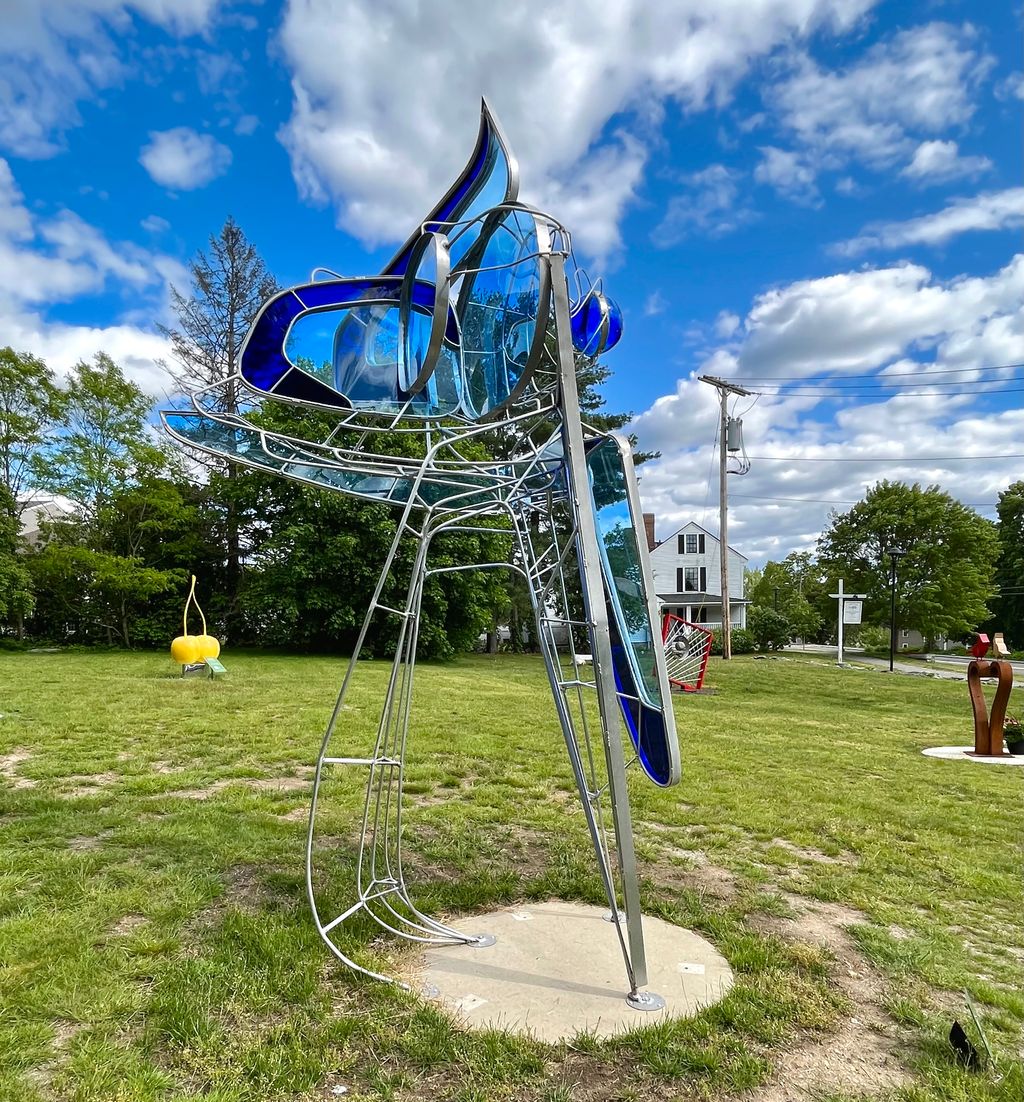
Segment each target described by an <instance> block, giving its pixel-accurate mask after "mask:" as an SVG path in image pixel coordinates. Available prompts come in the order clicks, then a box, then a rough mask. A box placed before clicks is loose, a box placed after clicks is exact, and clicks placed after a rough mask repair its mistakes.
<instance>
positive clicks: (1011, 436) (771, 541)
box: [631, 253, 1024, 560]
mask: <svg viewBox="0 0 1024 1102" xmlns="http://www.w3.org/2000/svg"><path fill="white" fill-rule="evenodd" d="M1022 303H1024V253H1022V254H1019V255H1017V256H1016V257H1014V259H1013V260H1012V261H1011V262H1010V263H1009V264H1007V265H1006V266H1005V267H1004V268H1003V269H1001V270H1000V271H997V272H994V273H992V274H991V275H989V276H984V277H967V276H961V277H958V278H955V279H951V280H939V279H936V278H934V277H933V276H932V274H931V273H930V272H928V271H927V270H926V269H924V268H921V267H918V266H913V265H898V266H895V267H891V268H884V269H877V270H869V271H858V272H845V273H838V274H836V275H833V276H829V277H826V278H822V279H816V280H802V281H799V282H797V283H793V284H789V285H787V286H784V287H780V288H778V289H775V290H772V291H768V292H766V293H764V294H762V295H759V296H758V297H757V298H756V299H755V300H754V302H753V304H752V306H751V309H750V311H749V312H748V314H747V317H746V319H745V321H744V324H743V327H742V330H740V331H741V332H742V335H743V341H742V344H741V345H740V346H739V347H738V348H736V347H735V346H733V345H730V346H729V347H723V348H719V349H718V350H717V351H715V352H714V353H713V354H712V355H711V356H710V357H709V358H708V359H707V360H706V361H705V362H704V363H703V364H702V365H701V369H700V372H701V373H704V372H706V373H708V374H711V375H724V376H726V377H729V378H732V379H735V380H736V381H737V382H739V383H741V384H742V383H743V382H744V381H745V380H747V381H752V380H753V379H755V378H759V377H762V376H771V375H774V376H776V377H778V376H783V375H785V376H794V377H797V378H799V377H801V376H810V375H815V376H819V375H821V374H825V373H834V374H835V375H837V376H841V375H842V374H843V373H844V372H853V371H856V372H857V373H858V374H863V373H865V372H875V371H878V372H879V375H878V377H877V380H876V381H878V382H892V383H901V382H904V381H906V382H911V383H920V382H925V383H930V382H931V378H932V377H930V376H921V375H920V374H919V373H920V372H921V371H923V370H925V369H932V368H944V369H948V368H970V369H975V368H976V367H977V366H978V365H992V364H1003V363H1010V362H1016V361H1019V360H1020V349H1021V347H1024V308H1022ZM915 356H917V357H921V359H922V360H926V361H928V362H927V363H921V362H917V361H916V360H915V359H914V358H913V357H915ZM907 372H913V373H918V374H917V377H916V378H915V377H914V376H913V375H910V376H907V375H906V374H905V373H907ZM697 374H698V373H697V372H694V373H693V374H692V375H690V376H689V377H687V378H685V379H680V380H679V382H678V383H677V386H676V390H675V392H674V393H673V394H669V395H665V396H663V397H661V398H659V399H658V400H657V401H656V402H654V403H653V404H652V406H651V407H650V408H649V409H648V410H646V411H645V412H644V413H643V414H641V416H640V417H638V418H637V419H636V420H635V421H634V422H633V425H632V426H631V427H632V428H633V429H634V430H635V431H636V432H637V434H638V436H639V439H640V445H641V446H642V447H644V448H656V449H659V450H661V451H662V453H663V455H662V458H661V459H659V460H656V461H653V462H651V463H647V464H645V465H644V466H643V468H642V469H641V472H640V473H641V476H642V480H641V496H642V498H643V503H644V507H645V508H647V509H651V510H653V511H655V512H656V513H657V514H658V518H659V533H660V534H661V535H663V536H664V535H667V534H668V533H669V532H671V531H672V530H673V529H674V528H676V527H678V526H679V525H680V524H682V523H683V522H684V521H686V520H689V519H697V520H700V519H701V517H702V516H704V519H705V521H706V522H707V523H708V524H709V525H710V526H711V527H712V528H713V527H715V525H716V514H715V492H714V489H713V486H711V485H709V482H708V477H709V471H710V472H711V473H712V476H713V474H714V471H715V468H714V467H712V465H711V458H712V453H711V446H712V441H713V439H714V435H715V431H716V426H717V416H718V401H717V394H716V392H715V391H713V390H712V389H711V388H710V387H709V386H707V385H706V384H702V383H700V382H698V381H697V378H696V375H697ZM1000 374H1003V373H1000ZM936 378H937V379H938V380H941V381H942V382H944V383H946V384H947V387H948V384H949V380H950V379H953V380H954V381H959V382H960V383H963V386H962V387H954V388H953V389H960V390H962V391H969V393H966V394H965V393H961V394H959V395H951V394H948V393H945V394H941V395H931V394H930V393H929V392H930V389H931V387H930V386H923V387H911V386H906V387H894V389H893V390H892V391H891V392H883V393H881V394H879V395H872V396H870V397H866V396H861V397H857V396H850V397H847V398H842V399H839V398H835V397H819V396H815V395H813V394H805V393H803V392H800V391H798V392H797V393H790V394H783V395H776V396H771V395H766V396H764V397H761V398H760V399H759V401H758V402H757V404H756V405H754V406H753V407H752V408H748V409H747V411H746V413H745V414H744V434H745V438H746V445H747V449H748V451H749V452H750V453H751V454H752V455H759V456H771V457H774V458H775V460H776V461H770V460H766V459H765V460H757V459H755V460H754V462H753V469H752V471H751V473H750V474H749V475H747V476H745V477H743V478H742V479H738V478H734V479H731V480H730V492H731V493H733V494H734V496H733V499H732V503H731V509H730V539H731V542H733V543H734V545H735V546H737V547H738V548H739V549H740V550H742V551H743V552H744V553H745V554H748V555H750V556H751V557H752V558H753V559H754V560H760V559H763V558H765V557H772V558H781V557H783V556H784V555H786V554H787V553H788V552H789V551H791V550H796V549H801V548H807V547H813V544H814V540H815V538H816V536H817V534H818V533H819V532H820V531H821V529H822V527H823V526H824V524H825V521H826V518H827V514H828V510H829V508H830V507H831V506H830V504H829V503H830V502H843V501H856V500H858V499H859V498H860V497H862V496H863V493H864V490H865V489H866V488H867V487H868V486H870V485H872V484H873V483H874V482H875V481H877V480H878V479H880V478H883V477H884V478H891V479H900V480H904V481H911V482H913V481H922V482H925V483H930V482H938V483H940V484H941V485H942V486H943V488H944V489H947V490H948V491H949V492H951V493H953V494H954V495H955V496H958V497H959V498H960V499H961V500H963V501H967V502H994V501H995V498H996V495H997V494H998V492H999V490H1001V489H1003V488H1004V487H1005V486H1006V485H1007V484H1008V483H1009V482H1010V481H1012V480H1013V479H1014V478H1017V477H1019V473H1020V464H1019V461H1015V460H1005V461H998V460H994V461H986V462H984V463H980V462H975V463H966V462H960V461H959V459H958V458H955V459H953V460H929V461H928V462H926V463H920V462H915V458H916V457H931V456H953V457H960V456H969V455H987V454H991V453H994V452H1001V451H1006V452H1010V451H1019V450H1020V449H1019V448H1016V447H1014V446H1013V444H1014V443H1015V442H1016V441H1019V440H1022V439H1024V407H1020V404H1019V403H1012V400H1011V404H1012V405H1016V406H1018V407H1019V408H1008V409H1003V410H1000V409H999V406H998V405H996V406H995V408H994V409H993V410H992V411H989V410H988V409H987V408H986V407H984V406H981V405H979V402H980V401H982V400H983V399H984V392H985V391H986V390H989V389H993V388H998V386H999V385H1005V383H1003V384H998V383H990V382H986V381H983V378H982V376H981V375H980V374H979V373H978V372H977V371H976V370H965V371H964V372H963V373H962V374H959V375H957V376H937V377H936ZM839 381H841V379H840V380H839ZM990 400H995V401H997V402H999V401H1003V404H1004V405H1005V404H1006V403H1005V400H1001V399H999V396H998V395H992V398H991V399H990ZM749 402H750V399H743V400H738V401H737V409H738V410H739V411H740V412H742V411H743V410H742V407H744V406H749ZM875 457H887V461H886V462H883V463H879V462H876V461H875ZM896 457H901V458H896ZM820 460H828V462H820ZM834 460H843V462H833V461H834ZM713 481H714V479H713V477H712V483H713ZM741 495H742V496H741ZM778 498H803V499H814V500H805V501H803V502H800V501H795V502H793V501H778V500H773V499H778ZM837 507H838V508H840V509H842V508H846V507H847V506H844V505H842V504H839V505H837ZM988 512H989V515H991V510H989V511H988Z"/></svg>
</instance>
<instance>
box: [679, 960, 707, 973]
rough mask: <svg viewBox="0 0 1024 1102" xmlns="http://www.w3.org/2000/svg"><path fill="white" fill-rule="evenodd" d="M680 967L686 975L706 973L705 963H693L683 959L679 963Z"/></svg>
mask: <svg viewBox="0 0 1024 1102" xmlns="http://www.w3.org/2000/svg"><path fill="white" fill-rule="evenodd" d="M678 968H679V971H680V972H682V974H683V975H684V976H703V975H704V965H703V964H692V963H691V962H690V961H688V960H684V961H681V962H680V963H679V965H678Z"/></svg>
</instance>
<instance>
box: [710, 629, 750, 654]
mask: <svg viewBox="0 0 1024 1102" xmlns="http://www.w3.org/2000/svg"><path fill="white" fill-rule="evenodd" d="M756 649H757V648H756V647H755V646H754V636H753V634H752V633H751V632H750V631H749V629H747V628H733V629H732V653H733V654H753V653H754V651H755V650H756ZM711 653H712V654H715V655H717V656H718V657H719V658H721V657H722V629H721V628H714V629H713V630H712V632H711Z"/></svg>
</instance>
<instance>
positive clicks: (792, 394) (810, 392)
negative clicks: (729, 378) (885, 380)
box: [748, 383, 1024, 398]
mask: <svg viewBox="0 0 1024 1102" xmlns="http://www.w3.org/2000/svg"><path fill="white" fill-rule="evenodd" d="M910 385H915V384H905V385H904V386H900V388H899V389H898V390H895V389H894V388H893V387H881V386H876V387H870V388H868V389H866V390H865V389H861V388H858V389H854V388H853V387H835V388H834V389H826V388H825V387H824V386H821V387H817V386H813V387H810V388H809V389H806V388H804V387H792V388H789V389H786V388H783V387H776V388H774V389H772V390H763V389H761V388H759V387H758V388H752V389H750V390H749V391H748V393H749V394H759V395H767V397H769V398H822V397H824V398H857V397H870V396H871V395H873V394H878V395H883V394H887V393H888V392H889V391H890V390H893V393H892V394H890V397H893V398H956V397H960V396H965V395H969V396H973V397H976V398H977V397H982V396H984V395H986V394H1024V387H1012V386H1011V387H997V388H994V389H992V390H979V389H978V387H974V388H973V389H971V390H916V391H912V392H909V393H908V392H907V390H906V386H910ZM916 385H918V386H933V385H934V384H932V383H918V384H916ZM955 385H957V386H960V385H963V384H960V383H957V384H955ZM896 386H899V384H896Z"/></svg>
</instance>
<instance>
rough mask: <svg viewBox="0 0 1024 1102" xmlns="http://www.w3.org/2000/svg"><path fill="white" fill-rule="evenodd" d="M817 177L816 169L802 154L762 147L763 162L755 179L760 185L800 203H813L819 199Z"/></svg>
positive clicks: (755, 170) (768, 146) (766, 146)
mask: <svg viewBox="0 0 1024 1102" xmlns="http://www.w3.org/2000/svg"><path fill="white" fill-rule="evenodd" d="M816 176H817V173H816V171H815V170H814V168H813V167H812V166H811V165H810V164H808V163H807V162H806V161H805V160H804V159H803V157H801V155H800V154H798V153H791V152H789V151H787V150H784V149H776V148H775V147H774V146H770V145H763V146H761V161H760V163H759V164H758V166H757V168H755V169H754V179H755V180H756V181H757V182H758V183H759V184H768V185H769V186H770V187H773V188H775V190H776V191H777V192H779V194H780V195H785V196H787V197H788V198H790V199H793V200H794V201H796V202H798V203H813V202H814V201H815V200H816V199H817V198H818V188H817V185H816V184H815V178H816Z"/></svg>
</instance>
